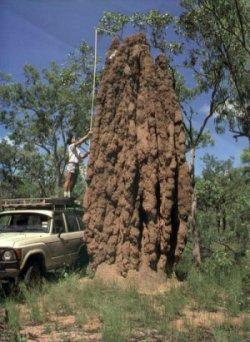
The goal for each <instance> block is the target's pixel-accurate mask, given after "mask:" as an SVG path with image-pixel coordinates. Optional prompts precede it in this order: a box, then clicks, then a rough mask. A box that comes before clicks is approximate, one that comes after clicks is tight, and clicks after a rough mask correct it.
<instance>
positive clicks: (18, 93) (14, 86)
mask: <svg viewBox="0 0 250 342" xmlns="http://www.w3.org/2000/svg"><path fill="white" fill-rule="evenodd" d="M24 79H25V80H24V83H15V82H13V81H12V80H10V79H8V78H4V79H2V82H1V84H0V102H1V107H2V109H1V111H0V122H1V123H2V124H4V126H5V127H6V128H7V129H8V130H9V131H10V135H9V137H10V139H11V140H12V141H14V142H15V145H19V146H23V151H25V153H23V158H24V159H25V160H26V165H29V166H30V169H29V170H28V168H26V171H27V172H28V173H27V174H25V173H24V174H25V175H26V176H27V177H29V176H31V177H32V178H31V179H36V177H35V175H37V177H38V178H37V180H38V179H39V175H40V172H41V171H42V170H43V173H44V177H46V175H45V174H46V173H47V172H49V173H50V178H51V179H50V182H51V184H53V183H54V184H55V185H54V186H52V188H50V191H51V193H53V192H55V193H56V194H59V193H60V189H61V186H62V182H63V173H64V169H65V163H66V154H67V153H66V152H67V151H66V140H67V134H68V133H69V131H71V132H73V133H74V134H76V135H83V134H85V133H86V132H87V131H88V129H89V122H90V115H89V114H90V96H91V84H92V50H91V48H89V47H88V45H87V44H86V43H83V44H82V45H81V47H80V49H79V52H78V53H75V54H72V55H70V58H69V60H68V61H67V63H66V64H65V65H64V66H59V65H58V64H56V63H55V62H52V63H51V64H50V67H49V68H47V69H44V70H43V71H42V72H41V73H40V72H39V71H38V70H37V69H36V68H35V67H33V66H32V65H26V66H25V67H24ZM42 164H45V165H46V166H44V167H42ZM23 165H24V168H25V163H24V164H23ZM32 175H33V176H32ZM44 184H45V183H44ZM41 186H42V185H41ZM46 193H47V194H48V193H49V192H48V191H46V190H45V189H44V190H43V191H41V194H46Z"/></svg>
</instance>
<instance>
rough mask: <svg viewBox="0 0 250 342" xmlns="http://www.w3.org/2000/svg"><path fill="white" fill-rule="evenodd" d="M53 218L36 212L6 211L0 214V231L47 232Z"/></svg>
mask: <svg viewBox="0 0 250 342" xmlns="http://www.w3.org/2000/svg"><path fill="white" fill-rule="evenodd" d="M50 223H51V218H50V217H49V216H47V215H43V214H36V213H12V214H10V213H6V214H1V215H0V233H5V232H21V233H23V232H45V233H48V232H49V229H50Z"/></svg>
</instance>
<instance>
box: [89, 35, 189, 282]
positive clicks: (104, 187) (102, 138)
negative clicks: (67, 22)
mask: <svg viewBox="0 0 250 342" xmlns="http://www.w3.org/2000/svg"><path fill="white" fill-rule="evenodd" d="M108 55H109V56H110V55H111V56H112V58H111V57H108V58H107V60H106V64H105V68H104V71H103V74H102V78H101V84H100V89H99V91H98V95H97V112H96V116H95V119H94V128H93V138H92V142H91V147H90V161H89V165H88V170H87V182H88V188H87V191H86V194H85V198H84V205H85V215H84V223H85V226H86V231H85V237H86V241H87V245H88V252H89V255H90V258H91V264H92V268H93V269H94V270H96V269H97V268H98V266H99V265H101V264H103V263H104V264H107V265H109V264H115V265H116V270H117V272H118V273H119V274H121V275H122V276H124V277H126V276H127V275H128V273H129V272H130V271H133V270H137V271H139V270H145V269H148V270H153V271H154V272H156V273H157V274H159V275H160V276H159V279H160V278H161V273H162V272H165V271H166V270H169V269H171V267H172V266H173V264H175V263H176V262H177V261H178V260H179V258H180V256H181V254H182V252H183V249H184V246H185V238H186V225H187V219H188V216H189V213H190V207H191V186H190V175H189V170H188V165H187V163H186V161H185V133H184V129H183V124H182V115H181V111H180V108H179V105H178V102H177V98H176V94H175V91H174V87H173V80H172V78H171V76H170V72H169V67H168V63H167V60H166V57H165V56H163V55H161V56H158V57H157V58H156V59H155V60H154V59H153V57H152V55H151V52H150V47H149V45H148V43H147V41H146V38H145V36H144V35H143V34H138V35H134V36H131V37H128V38H127V39H125V40H124V42H119V41H117V40H114V41H113V43H112V45H111V47H110V50H109V53H108ZM147 274H148V272H145V275H147Z"/></svg>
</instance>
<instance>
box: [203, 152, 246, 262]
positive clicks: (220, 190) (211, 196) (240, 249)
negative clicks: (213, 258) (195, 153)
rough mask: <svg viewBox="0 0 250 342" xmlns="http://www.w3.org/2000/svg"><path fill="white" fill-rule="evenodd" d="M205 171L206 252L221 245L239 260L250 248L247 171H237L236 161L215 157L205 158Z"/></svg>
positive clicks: (204, 243) (204, 214)
mask: <svg viewBox="0 0 250 342" xmlns="http://www.w3.org/2000/svg"><path fill="white" fill-rule="evenodd" d="M203 162H204V164H205V165H204V169H203V172H202V176H201V177H199V178H198V180H197V197H198V201H197V208H198V211H197V216H198V222H199V227H200V232H201V235H202V244H203V246H204V247H206V249H209V250H211V251H213V250H215V249H216V248H217V247H218V245H219V246H221V247H222V248H225V249H226V250H227V251H231V252H232V253H233V254H234V256H235V257H237V255H240V254H242V253H243V254H244V253H245V252H246V249H247V245H248V228H249V223H248V222H249V212H250V208H249V195H248V194H249V190H250V189H249V182H248V177H247V174H246V173H245V170H244V168H242V167H240V168H234V167H233V163H232V160H231V159H229V160H225V161H221V160H218V159H217V158H215V157H214V156H211V155H208V154H207V155H205V156H204V158H203Z"/></svg>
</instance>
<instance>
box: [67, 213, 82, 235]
mask: <svg viewBox="0 0 250 342" xmlns="http://www.w3.org/2000/svg"><path fill="white" fill-rule="evenodd" d="M66 220H67V225H68V231H69V232H76V231H78V230H79V227H78V222H77V219H76V215H75V214H74V213H67V214H66Z"/></svg>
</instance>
